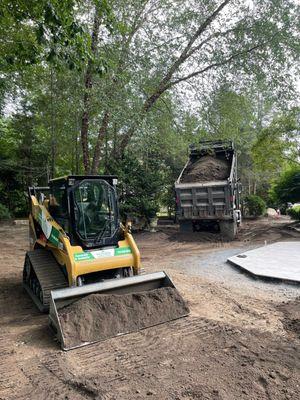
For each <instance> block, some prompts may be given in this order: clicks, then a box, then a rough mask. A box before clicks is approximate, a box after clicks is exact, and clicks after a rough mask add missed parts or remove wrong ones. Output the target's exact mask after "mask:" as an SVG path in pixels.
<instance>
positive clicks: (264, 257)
mask: <svg viewBox="0 0 300 400" xmlns="http://www.w3.org/2000/svg"><path fill="white" fill-rule="evenodd" d="M227 261H228V262H230V263H231V264H233V265H235V266H237V267H240V268H242V269H243V270H245V271H248V272H249V273H250V274H253V275H255V276H258V277H262V278H271V279H280V280H283V281H292V282H299V283H300V242H277V243H273V244H269V245H266V246H263V247H259V248H257V249H254V250H249V251H246V252H245V253H241V254H238V255H236V256H233V257H229V258H228V259H227Z"/></svg>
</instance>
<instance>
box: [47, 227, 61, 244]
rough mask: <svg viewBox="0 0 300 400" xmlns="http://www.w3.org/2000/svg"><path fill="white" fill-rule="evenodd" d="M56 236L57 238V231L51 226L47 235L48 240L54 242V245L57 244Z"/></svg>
mask: <svg viewBox="0 0 300 400" xmlns="http://www.w3.org/2000/svg"><path fill="white" fill-rule="evenodd" d="M58 238H59V231H58V230H57V229H56V228H54V226H53V227H52V230H51V233H50V236H49V242H51V243H52V244H54V246H58V242H59V240H58Z"/></svg>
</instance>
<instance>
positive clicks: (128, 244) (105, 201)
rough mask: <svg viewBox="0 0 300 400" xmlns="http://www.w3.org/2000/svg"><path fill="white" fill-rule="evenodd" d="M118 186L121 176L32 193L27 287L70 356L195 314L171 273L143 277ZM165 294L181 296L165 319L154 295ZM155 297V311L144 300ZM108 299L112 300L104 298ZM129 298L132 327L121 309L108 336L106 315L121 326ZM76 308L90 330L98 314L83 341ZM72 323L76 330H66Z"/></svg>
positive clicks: (71, 179)
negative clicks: (81, 348)
mask: <svg viewBox="0 0 300 400" xmlns="http://www.w3.org/2000/svg"><path fill="white" fill-rule="evenodd" d="M116 184H117V177H116V176H111V175H109V176H108V175H101V176H75V175H72V176H66V177H62V178H57V179H52V180H50V182H49V187H30V188H29V199H30V215H29V231H30V251H28V252H27V253H26V257H25V263H24V270H23V285H24V287H25V289H26V291H27V292H28V293H29V295H30V296H31V298H32V299H33V301H34V302H35V304H36V305H37V307H38V308H39V309H40V310H41V311H42V312H48V310H49V309H50V311H49V322H50V325H51V326H52V327H53V328H54V329H55V331H56V333H57V337H58V339H59V341H60V342H61V345H62V348H63V349H65V350H68V349H70V348H74V347H79V346H82V345H86V344H89V343H93V342H96V341H99V340H103V339H105V338H107V337H112V336H116V335H120V334H124V333H128V332H130V331H132V330H137V329H142V328H145V327H148V326H152V325H156V324H158V323H163V322H166V321H168V320H171V319H176V318H181V317H183V316H186V315H187V314H188V308H187V307H186V306H185V304H184V302H183V300H182V298H181V296H180V295H179V293H178V292H177V291H176V289H175V287H174V285H173V283H172V282H171V280H170V278H169V277H168V276H167V275H166V274H165V273H164V272H157V273H152V274H145V275H140V271H141V266H140V253H139V250H138V247H137V245H136V243H135V241H134V239H133V237H132V234H131V229H130V225H129V224H128V225H126V226H123V225H122V224H121V223H120V216H119V208H118V202H117V195H116ZM161 289H166V290H167V292H168V290H170V289H171V290H173V291H176V296H175V297H172V296H174V293H171V292H170V293H171V298H170V299H168V300H169V302H172V301H173V302H174V304H173V306H174V307H173V308H172V307H171V308H170V305H168V312H166V313H164V304H163V301H162V299H161V298H159V297H158V295H159V293H158V292H157V293H156V294H155V295H154V294H153V292H154V291H157V290H161ZM151 292H152V295H151V298H152V300H151V301H155V302H156V303H155V304H154V306H153V307H152V308H151V307H150V309H149V304H148V303H147V301H146V300H145V295H146V296H147V295H148V294H150V293H151ZM108 295H112V296H113V297H111V298H109V299H107V298H106V299H105V298H104V297H105V296H108ZM93 296H94V297H93ZM95 296H96V297H95ZM99 296H100V297H99ZM122 296H123V297H124V298H125V297H126V302H125V303H124V304H127V306H128V309H130V310H129V311H130V312H129V314H128V315H129V317H130V318H131V319H132V320H133V321H131V323H128V321H127V323H125V324H124V323H123V325H122V323H121V322H122V321H123V322H124V318H125V317H124V309H123V308H122V315H121V317H120V318H121V319H120V318H119V323H118V324H116V331H115V332H112V331H109V332H107V329H106V327H105V324H106V320H105V319H103V320H101V321H99V320H98V319H99V316H100V317H101V318H103V315H107V316H108V318H110V319H111V314H112V313H115V316H116V319H117V317H118V310H119V307H120V306H119V305H116V304H119V303H118V302H120V301H121V300H122ZM128 296H129V297H130V296H131V297H130V298H129V297H128ZM139 296H140V297H139ZM141 296H144V297H141ZM86 297H89V300H91V301H92V302H93V304H94V305H95V304H96V306H97V307H98V308H99V310H97V309H96V313H95V310H92V311H94V314H93V313H92V311H91V309H90V308H89V307H91V306H90V303H89V305H88V307H87V310H88V311H82V309H83V308H82V307H83V306H84V305H83V304H82V302H83V300H84V299H85V298H86ZM167 297H168V295H167ZM167 297H166V296H165V294H164V295H163V296H162V298H163V299H165V298H166V299H167ZM153 299H154V300H153ZM116 301H117V302H116ZM124 301H125V300H124ZM134 301H138V302H139V307H135V304H134ZM143 301H144V302H145V301H146V302H145V307H146V308H147V310H146V315H147V313H148V315H147V318H146V319H144V318H143V313H142V309H141V304H144V303H143ZM146 303H147V305H146ZM77 304H78V305H79V306H78V307H77ZM110 304H111V307H113V305H114V307H115V308H114V309H113V310H109V307H110ZM178 304H179V305H180V306H179V307H178ZM152 305H153V304H152ZM71 306H72V307H73V308H72V309H71V308H70V307H71ZM123 306H124V305H122V307H123ZM74 307H75V308H74ZM76 307H77V308H78V309H80V310H81V314H80V319H81V320H82V321H83V322H82V323H83V325H84V326H85V328H86V324H87V321H90V320H91V317H90V316H89V315H90V314H91V315H92V314H93V315H94V319H95V320H94V321H93V335H86V336H85V335H82V333H81V331H80V330H79V331H80V332H79V334H78V335H77V336H76V334H75V333H74V335H73V332H70V330H72V329H74V330H76V327H77V325H78V324H79V322H80V321H79V322H78V321H77V320H76V318H77V319H78V318H79V317H78V316H76V315H75V316H74V315H72V313H74V312H75V311H74V310H75V309H76ZM80 307H81V308H80ZM170 309H172V310H171V311H172V312H171V311H170ZM133 310H136V311H133ZM149 310H150V314H151V312H153V313H154V311H153V310H156V312H155V314H156V315H155V316H153V318H152V319H151V318H150V319H149ZM151 310H152V311H151ZM97 311H99V313H100V311H101V312H102V314H101V313H100V314H97ZM103 313H104V314H103ZM105 313H106V314H105ZM108 313H110V314H108ZM86 314H89V315H86ZM125 314H126V313H125ZM137 314H139V315H137ZM87 317H89V318H87ZM125 319H126V318H125ZM66 321H67V322H70V327H71V328H70V327H69V328H68V329H67V328H66ZM74 321H75V322H74ZM120 321H121V322H120ZM147 324H148V325H147ZM72 327H73V328H72ZM88 328H89V327H88ZM64 329H65V331H64ZM80 329H81V330H82V327H81V328H80ZM95 332H96V336H95ZM97 332H99V337H97ZM101 332H102V334H101ZM103 332H106V333H105V334H103ZM80 335H81V336H80ZM67 336H68V337H67ZM70 336H72V340H69V337H70Z"/></svg>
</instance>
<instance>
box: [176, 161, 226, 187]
mask: <svg viewBox="0 0 300 400" xmlns="http://www.w3.org/2000/svg"><path fill="white" fill-rule="evenodd" d="M229 174H230V165H229V162H228V161H226V160H221V159H219V158H216V157H213V156H204V157H201V158H200V159H199V160H197V161H195V162H194V163H190V164H188V166H187V167H186V169H185V171H184V172H183V174H182V177H181V181H180V182H181V183H189V182H208V181H220V180H225V179H227V178H228V176H229Z"/></svg>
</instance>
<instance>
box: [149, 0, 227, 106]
mask: <svg viewBox="0 0 300 400" xmlns="http://www.w3.org/2000/svg"><path fill="white" fill-rule="evenodd" d="M230 1H231V0H224V1H223V2H222V3H221V4H220V5H219V7H218V8H217V9H216V10H215V11H214V12H213V13H212V14H211V15H210V16H209V17H207V18H206V20H205V21H204V22H203V24H202V25H200V26H199V28H198V29H197V31H196V32H195V33H194V35H193V36H192V37H191V39H190V40H189V42H188V44H187V45H186V46H185V48H184V49H183V51H182V53H181V54H180V56H179V57H178V58H177V59H176V61H175V62H174V63H173V64H172V65H171V67H170V68H169V70H168V72H167V73H166V75H165V76H164V78H163V79H162V80H161V81H160V83H159V84H158V87H157V89H156V91H155V92H154V93H153V94H152V95H151V96H150V97H149V98H148V99H147V100H146V101H145V104H144V107H143V111H145V112H147V111H148V110H149V109H150V108H151V107H152V105H153V104H154V103H155V102H156V100H157V99H158V98H159V97H160V96H161V94H162V93H163V92H164V91H165V90H166V89H164V88H165V87H167V85H168V83H169V81H170V79H171V78H172V76H173V74H174V73H175V72H176V71H177V70H178V68H179V67H180V65H181V64H183V63H184V62H185V60H186V59H187V58H188V57H189V52H190V51H191V48H192V46H193V44H194V43H195V41H196V40H197V39H198V38H199V37H200V36H201V34H202V33H203V32H204V31H205V30H206V29H207V28H208V27H209V26H210V25H211V23H212V22H213V21H214V20H215V19H216V17H217V16H218V15H219V13H220V12H221V11H222V10H223V8H224V7H225V6H226V5H227V4H228V3H229V2H230Z"/></svg>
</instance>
